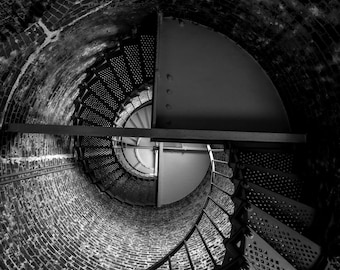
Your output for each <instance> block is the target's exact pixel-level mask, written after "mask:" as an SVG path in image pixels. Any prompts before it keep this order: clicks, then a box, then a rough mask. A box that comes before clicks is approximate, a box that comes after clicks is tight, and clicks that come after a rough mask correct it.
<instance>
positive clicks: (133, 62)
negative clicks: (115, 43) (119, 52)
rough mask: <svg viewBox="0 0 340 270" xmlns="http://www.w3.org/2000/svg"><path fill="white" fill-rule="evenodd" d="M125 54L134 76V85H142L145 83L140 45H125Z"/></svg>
mask: <svg viewBox="0 0 340 270" xmlns="http://www.w3.org/2000/svg"><path fill="white" fill-rule="evenodd" d="M122 49H123V54H124V57H125V59H126V63H127V67H128V69H129V71H130V72H131V74H132V80H133V84H134V85H140V84H141V83H143V81H144V78H143V72H142V64H141V61H142V57H141V52H140V48H139V45H138V43H137V42H136V43H135V44H131V43H129V44H124V46H123V48H122Z"/></svg>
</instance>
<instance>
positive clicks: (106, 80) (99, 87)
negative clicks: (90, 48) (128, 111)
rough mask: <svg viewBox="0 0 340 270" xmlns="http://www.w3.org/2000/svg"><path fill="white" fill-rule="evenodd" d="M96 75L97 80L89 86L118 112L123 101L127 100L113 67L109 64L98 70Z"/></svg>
mask: <svg viewBox="0 0 340 270" xmlns="http://www.w3.org/2000/svg"><path fill="white" fill-rule="evenodd" d="M94 75H95V78H96V80H95V82H94V83H92V84H91V85H90V86H89V88H90V89H91V90H92V92H93V93H94V94H96V95H97V96H100V97H101V98H103V99H105V101H106V103H107V104H109V106H110V108H111V109H112V110H113V111H114V112H116V111H117V110H118V109H119V106H120V104H121V102H123V101H124V100H125V98H126V95H125V94H124V92H123V90H122V89H121V88H120V85H119V84H118V82H117V78H116V75H115V74H114V72H113V70H112V67H111V66H110V65H107V66H105V67H103V68H102V69H101V70H96V71H95V74H94Z"/></svg>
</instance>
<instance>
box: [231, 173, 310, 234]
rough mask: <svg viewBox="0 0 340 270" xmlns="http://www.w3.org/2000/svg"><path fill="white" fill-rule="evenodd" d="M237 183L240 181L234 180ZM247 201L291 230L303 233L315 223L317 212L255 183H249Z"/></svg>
mask: <svg viewBox="0 0 340 270" xmlns="http://www.w3.org/2000/svg"><path fill="white" fill-rule="evenodd" d="M234 182H235V183H237V182H239V180H236V179H234ZM248 185H249V189H248V190H247V200H248V201H249V202H250V203H252V204H254V205H255V206H257V207H259V208H260V209H262V210H263V211H265V212H266V213H268V214H269V215H271V216H273V217H274V218H276V219H278V220H279V221H281V222H282V223H284V224H286V225H287V226H289V227H290V228H292V229H294V230H295V231H297V232H299V233H303V232H304V231H305V230H306V229H307V228H309V227H310V226H311V224H312V222H313V219H314V215H315V210H314V209H313V208H312V207H310V206H308V205H305V204H303V203H300V202H298V201H295V200H292V199H290V198H287V197H285V196H282V195H280V194H278V193H275V192H272V191H270V190H268V189H265V188H262V187H260V186H258V185H255V184H253V183H248Z"/></svg>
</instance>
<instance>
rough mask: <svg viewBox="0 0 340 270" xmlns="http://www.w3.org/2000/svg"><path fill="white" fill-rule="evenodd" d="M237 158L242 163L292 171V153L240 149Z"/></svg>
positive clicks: (287, 171)
mask: <svg viewBox="0 0 340 270" xmlns="http://www.w3.org/2000/svg"><path fill="white" fill-rule="evenodd" d="M238 158H239V160H240V162H241V163H243V164H249V165H256V166H259V167H263V168H267V169H273V170H277V171H281V172H286V173H292V171H293V163H294V155H293V153H285V152H259V151H246V150H241V151H240V152H239V154H238Z"/></svg>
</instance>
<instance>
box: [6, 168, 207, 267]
mask: <svg viewBox="0 0 340 270" xmlns="http://www.w3.org/2000/svg"><path fill="white" fill-rule="evenodd" d="M207 180H208V178H207V179H206V181H204V182H203V184H202V185H201V186H200V187H199V188H198V189H197V190H196V191H195V192H194V193H192V194H191V195H189V196H188V197H187V198H186V199H184V200H182V201H181V202H179V203H175V204H173V205H170V206H167V207H163V208H159V209H157V208H142V207H131V206H127V205H124V204H121V203H119V202H117V201H115V200H112V199H110V198H109V197H108V196H107V195H105V194H103V193H100V192H99V191H98V189H96V187H95V186H94V185H93V184H91V183H90V181H89V180H88V179H87V177H86V176H85V175H84V174H82V173H81V172H80V171H79V170H77V169H70V170H65V171H63V172H58V173H51V174H47V175H44V176H40V177H35V178H31V179H29V180H26V181H21V182H20V181H17V182H14V183H10V184H5V185H0V195H1V201H0V210H1V219H0V224H1V230H0V234H1V237H0V239H1V244H0V248H1V252H0V254H1V255H0V265H1V266H3V267H4V268H5V269H16V267H18V268H20V267H21V266H23V265H26V267H28V268H30V269H38V268H39V267H42V268H43V269H47V268H48V269H63V267H64V268H66V269H73V268H74V269H83V268H84V267H85V266H86V267H88V268H87V269H145V268H147V266H150V265H151V264H153V263H155V262H156V261H157V260H158V259H161V258H162V256H164V255H165V254H166V253H168V252H169V251H170V249H172V248H174V247H175V245H176V244H177V243H178V242H179V241H180V240H181V239H182V238H183V237H184V236H185V234H186V233H187V232H188V230H189V229H190V228H191V227H192V224H193V222H194V221H195V219H196V217H197V215H198V214H199V212H200V210H201V208H202V206H203V205H202V204H203V203H204V200H205V196H206V194H207V187H208V186H207V184H209V181H207ZM210 234H212V232H210Z"/></svg>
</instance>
